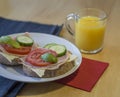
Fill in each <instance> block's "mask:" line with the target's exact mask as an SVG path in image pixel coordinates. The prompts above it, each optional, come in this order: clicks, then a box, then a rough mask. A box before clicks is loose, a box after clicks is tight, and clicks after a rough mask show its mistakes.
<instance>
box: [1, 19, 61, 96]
mask: <svg viewBox="0 0 120 97" xmlns="http://www.w3.org/2000/svg"><path fill="white" fill-rule="evenodd" d="M61 29H62V25H61V26H58V25H46V24H40V23H34V22H29V21H26V22H25V21H17V20H10V19H5V18H2V17H0V36H3V35H8V34H13V33H22V32H37V33H47V34H53V35H59V32H60V31H61ZM23 86H24V83H22V82H17V81H13V80H9V79H6V78H4V77H1V76H0V97H15V96H16V95H17V93H18V92H19V90H20V89H21V88H22V87H23Z"/></svg>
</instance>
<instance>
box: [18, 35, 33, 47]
mask: <svg viewBox="0 0 120 97" xmlns="http://www.w3.org/2000/svg"><path fill="white" fill-rule="evenodd" d="M16 40H17V42H19V44H20V45H23V46H32V45H33V42H34V41H33V39H32V38H30V37H28V36H23V35H21V36H18V37H17V38H16Z"/></svg>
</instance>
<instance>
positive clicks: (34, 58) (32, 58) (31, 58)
mask: <svg viewBox="0 0 120 97" xmlns="http://www.w3.org/2000/svg"><path fill="white" fill-rule="evenodd" d="M44 53H51V54H53V55H54V56H57V53H56V52H55V51H52V50H48V49H44V48H39V49H35V50H33V51H31V52H30V53H29V54H28V56H27V57H26V62H29V63H30V64H32V65H35V66H47V65H50V64H52V63H50V62H45V61H44V60H42V59H41V58H40V56H41V55H42V54H44Z"/></svg>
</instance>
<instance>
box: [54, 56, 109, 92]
mask: <svg viewBox="0 0 120 97" xmlns="http://www.w3.org/2000/svg"><path fill="white" fill-rule="evenodd" d="M108 65H109V64H108V63H105V62H100V61H96V60H91V59H87V58H83V59H82V63H81V66H80V68H79V69H78V70H77V71H76V72H75V73H73V74H71V75H69V76H67V77H65V78H63V79H60V80H57V81H56V82H58V83H62V84H65V85H68V86H72V87H75V88H78V89H82V90H86V91H88V92H90V91H91V90H92V88H93V87H94V85H95V84H96V82H97V81H98V80H99V78H100V76H101V75H102V74H103V72H104V71H105V69H106V68H107V67H108Z"/></svg>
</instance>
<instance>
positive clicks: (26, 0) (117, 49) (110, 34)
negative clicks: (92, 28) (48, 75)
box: [0, 0, 120, 97]
mask: <svg viewBox="0 0 120 97" xmlns="http://www.w3.org/2000/svg"><path fill="white" fill-rule="evenodd" d="M112 1H114V0H87V1H86V0H0V16H3V17H6V18H10V19H17V20H30V21H35V22H39V23H47V24H63V23H64V21H65V17H66V15H67V14H69V13H71V12H76V11H78V10H79V9H80V8H83V7H96V6H97V7H99V8H104V9H107V11H108V13H109V9H110V8H111V7H110V6H111V5H113V3H111V2H112ZM98 2H100V3H98ZM119 5H120V0H116V2H115V4H114V6H113V8H112V11H111V14H110V16H109V19H108V25H107V30H106V36H105V44H104V49H103V50H102V51H101V52H100V53H97V54H92V55H89V54H82V56H83V57H86V58H90V59H95V60H100V61H105V62H109V67H108V68H107V70H106V71H105V72H104V74H103V75H102V77H101V78H100V79H99V81H98V82H97V84H96V85H95V87H94V88H93V90H92V91H91V92H86V91H83V90H79V89H76V88H73V87H69V86H65V85H61V84H58V83H54V82H49V83H36V84H33V83H31V84H27V85H26V86H25V87H24V88H23V89H22V90H21V91H20V93H19V94H18V95H17V96H18V97H59V96H61V97H118V96H119V95H120V6H119ZM61 36H62V37H64V38H66V39H68V40H69V41H71V42H73V38H72V37H71V36H70V35H69V34H68V32H67V31H66V29H65V27H63V30H62V32H61Z"/></svg>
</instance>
